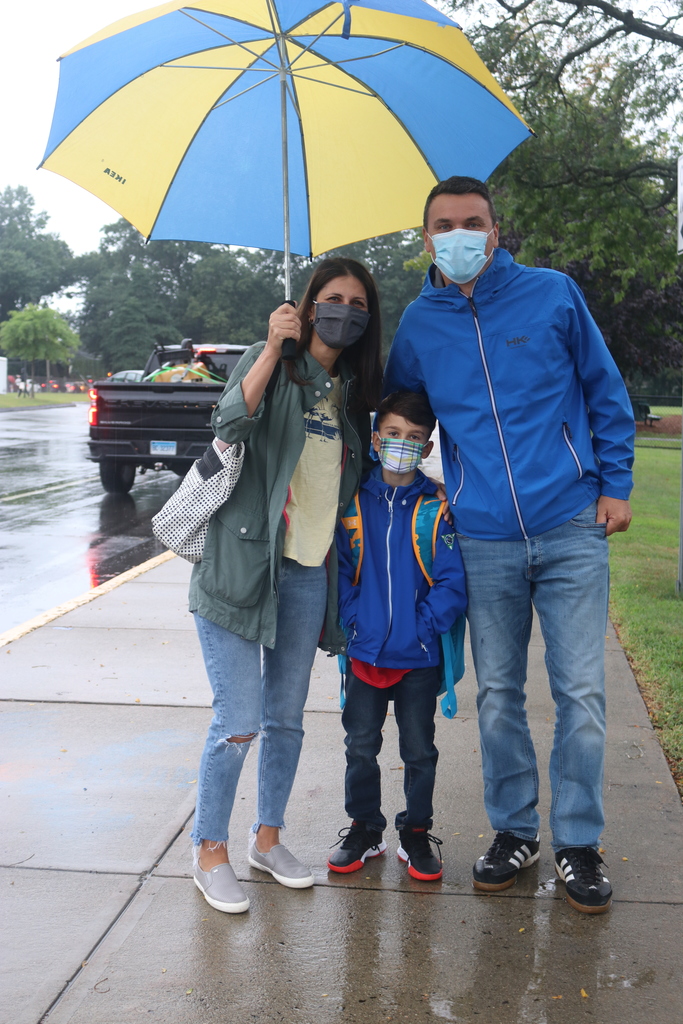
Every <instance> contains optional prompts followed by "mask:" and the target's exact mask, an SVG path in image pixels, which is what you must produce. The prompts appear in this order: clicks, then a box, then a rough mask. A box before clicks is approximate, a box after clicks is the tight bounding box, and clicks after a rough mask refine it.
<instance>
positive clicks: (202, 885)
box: [194, 864, 249, 914]
mask: <svg viewBox="0 0 683 1024" xmlns="http://www.w3.org/2000/svg"><path fill="white" fill-rule="evenodd" d="M194 884H195V885H196V886H197V888H198V889H199V891H200V892H201V893H202V895H203V897H204V899H205V900H206V902H207V903H208V904H210V905H211V906H212V907H213V908H214V909H215V910H222V911H223V913H224V914H243V913H244V911H245V910H249V899H248V897H247V896H246V895H245V892H244V889H243V888H242V886H241V885H240V883H239V882H238V881H237V878H236V877H235V872H234V871H233V870H232V864H218V865H217V866H216V867H215V868H211V870H210V871H202V869H201V868H200V867H199V864H197V865H196V867H195V869H194Z"/></svg>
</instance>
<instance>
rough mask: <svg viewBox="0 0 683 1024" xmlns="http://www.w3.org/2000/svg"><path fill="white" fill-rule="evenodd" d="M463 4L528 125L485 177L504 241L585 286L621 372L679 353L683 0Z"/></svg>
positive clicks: (669, 360)
mask: <svg viewBox="0 0 683 1024" xmlns="http://www.w3.org/2000/svg"><path fill="white" fill-rule="evenodd" d="M454 6H455V5H454ZM463 12H464V13H465V15H466V16H467V17H469V18H470V19H471V25H472V26H473V27H472V30H471V31H470V32H469V33H468V34H469V36H470V38H471V39H472V41H473V43H474V45H475V46H476V47H477V50H478V52H479V53H480V54H481V56H482V58H483V59H484V61H485V62H486V64H487V65H488V66H489V68H490V69H491V70H492V72H493V73H494V75H495V76H496V78H497V79H498V81H499V82H500V83H501V85H502V86H503V88H504V89H506V91H507V92H508V93H509V94H510V95H511V97H512V98H513V99H514V101H515V103H516V104H517V106H518V108H519V110H520V112H521V113H522V115H523V116H524V118H525V119H526V120H527V122H528V123H529V124H530V125H531V127H532V128H533V129H534V131H535V132H536V138H532V139H530V140H529V141H527V142H525V143H524V144H523V145H522V146H520V147H518V149H517V150H515V151H514V152H513V153H512V154H511V155H510V157H508V159H507V160H506V161H504V162H503V164H502V165H501V166H500V167H499V168H498V170H497V171H496V172H495V173H494V174H493V176H492V178H491V181H490V184H491V186H492V189H493V191H494V194H495V198H496V202H497V205H498V206H499V212H500V214H501V230H502V244H504V245H505V246H506V247H507V248H509V249H510V250H511V251H512V252H513V254H514V255H515V258H516V259H517V260H518V261H519V262H522V263H526V264H528V265H532V266H533V265H537V266H548V267H554V268H556V269H558V270H564V271H565V272H566V273H569V274H570V275H571V276H572V277H574V278H575V279H576V280H577V281H578V283H579V284H580V285H581V286H582V287H585V288H586V290H587V293H588V294H587V298H588V302H589V306H590V308H591V311H592V313H593V315H594V316H595V317H596V320H597V321H598V323H599V325H600V327H601V328H602V329H603V331H604V332H605V333H606V336H607V340H608V343H609V344H610V345H611V347H612V350H613V353H614V355H615V358H616V359H617V362H618V363H619V366H620V369H621V370H622V372H623V373H625V374H627V375H628V374H643V373H646V374H656V373H658V372H660V371H661V370H662V369H663V368H665V367H667V366H669V367H670V366H680V359H681V342H680V338H681V333H682V332H683V302H682V301H681V300H682V297H683V275H682V274H681V269H680V263H679V261H678V260H677V256H676V237H675V236H676V209H675V193H676V158H677V156H678V152H679V151H680V150H681V149H682V148H683V147H682V146H681V98H682V95H681V81H682V78H681V65H682V64H683V35H680V34H678V32H677V29H678V27H679V23H680V24H681V25H683V2H682V0H675V2H673V3H670V4H669V5H668V8H667V10H666V12H664V13H662V9H661V8H659V7H653V8H652V9H651V10H650V11H649V12H644V13H643V14H642V15H641V17H634V15H633V14H632V12H622V11H620V10H619V8H618V7H616V6H615V5H612V4H609V3H606V2H603V0H522V2H520V3H519V4H518V5H515V4H514V3H508V2H507V0H483V2H482V0H464V3H462V4H458V5H457V6H455V13H456V16H460V17H461V18H462V14H463Z"/></svg>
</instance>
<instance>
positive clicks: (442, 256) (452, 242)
mask: <svg viewBox="0 0 683 1024" xmlns="http://www.w3.org/2000/svg"><path fill="white" fill-rule="evenodd" d="M494 231H495V228H491V230H490V231H489V232H485V231H468V230H467V229H466V228H455V229H454V230H453V231H443V232H442V233H441V234H437V235H430V236H429V237H430V238H431V240H432V244H433V246H434V257H433V259H434V263H436V265H437V267H438V268H439V270H440V271H441V273H442V274H444V275H445V276H446V277H447V278H448V280H449V281H455V283H456V284H467V282H468V281H473V280H474V278H475V277H476V276H477V274H479V273H480V271H481V270H483V268H484V266H485V265H486V263H487V262H488V260H489V259H490V258H491V254H489V256H487V255H486V243H487V241H488V237H489V235H491V234H493V232H494Z"/></svg>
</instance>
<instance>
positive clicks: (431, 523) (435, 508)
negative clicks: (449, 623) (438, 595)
mask: <svg viewBox="0 0 683 1024" xmlns="http://www.w3.org/2000/svg"><path fill="white" fill-rule="evenodd" d="M446 506H447V502H445V501H439V499H438V498H437V497H436V495H431V494H427V495H425V494H421V495H420V497H419V498H418V499H417V501H416V502H415V508H414V509H413V528H412V538H413V551H414V552H415V557H416V558H417V562H418V565H419V566H420V568H421V569H422V572H423V575H424V577H425V579H426V580H427V583H429V586H430V587H431V586H432V584H433V583H434V580H433V579H432V566H433V564H434V555H435V554H436V539H437V536H438V533H439V523H440V522H441V518H442V516H443V514H444V512H445V511H446Z"/></svg>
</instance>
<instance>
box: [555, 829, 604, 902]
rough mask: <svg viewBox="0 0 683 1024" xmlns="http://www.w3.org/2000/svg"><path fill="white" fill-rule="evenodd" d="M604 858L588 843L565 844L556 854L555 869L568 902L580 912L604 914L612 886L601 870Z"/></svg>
mask: <svg viewBox="0 0 683 1024" xmlns="http://www.w3.org/2000/svg"><path fill="white" fill-rule="evenodd" d="M601 864H604V861H603V859H602V857H601V856H600V854H599V853H598V852H597V851H596V850H594V849H593V848H592V847H591V846H568V847H566V848H565V849H564V850H558V851H557V853H556V854H555V871H556V872H557V874H558V877H559V878H561V879H562V881H563V882H564V884H565V885H566V887H567V903H569V904H570V905H571V906H572V907H574V909H575V910H580V911H581V913H582V914H604V913H605V911H606V910H609V908H610V903H611V902H612V886H611V885H610V884H609V878H605V876H604V874H603V873H602V868H601V867H600V865H601Z"/></svg>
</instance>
